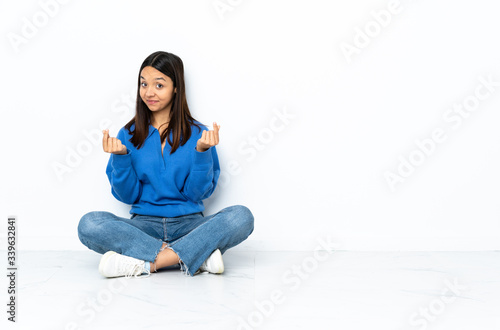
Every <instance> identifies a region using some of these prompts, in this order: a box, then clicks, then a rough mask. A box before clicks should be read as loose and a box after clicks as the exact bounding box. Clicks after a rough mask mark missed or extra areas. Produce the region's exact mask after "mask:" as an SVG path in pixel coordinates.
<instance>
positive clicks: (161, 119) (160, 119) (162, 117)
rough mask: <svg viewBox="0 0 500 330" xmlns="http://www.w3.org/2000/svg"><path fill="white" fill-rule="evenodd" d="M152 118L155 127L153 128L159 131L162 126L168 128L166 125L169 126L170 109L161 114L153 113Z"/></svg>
mask: <svg viewBox="0 0 500 330" xmlns="http://www.w3.org/2000/svg"><path fill="white" fill-rule="evenodd" d="M152 116H153V118H152V120H151V125H153V127H155V128H156V129H158V128H159V127H160V126H162V125H163V126H165V127H166V125H165V124H168V122H169V121H170V109H165V110H163V111H160V112H153V113H152ZM162 128H164V127H162Z"/></svg>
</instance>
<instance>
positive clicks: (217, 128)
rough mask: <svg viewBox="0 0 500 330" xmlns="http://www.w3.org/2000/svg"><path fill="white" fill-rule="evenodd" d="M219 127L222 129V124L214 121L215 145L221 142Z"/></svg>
mask: <svg viewBox="0 0 500 330" xmlns="http://www.w3.org/2000/svg"><path fill="white" fill-rule="evenodd" d="M219 129H220V126H219V125H217V123H215V122H214V142H215V145H218V144H219Z"/></svg>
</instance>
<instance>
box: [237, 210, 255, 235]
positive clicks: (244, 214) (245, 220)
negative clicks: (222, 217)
mask: <svg viewBox="0 0 500 330" xmlns="http://www.w3.org/2000/svg"><path fill="white" fill-rule="evenodd" d="M232 211H233V212H234V219H235V220H236V223H237V224H238V227H239V228H240V229H241V230H245V231H247V232H248V235H250V234H251V233H252V232H253V228H254V217H253V214H252V212H251V211H250V210H249V209H248V207H246V206H243V205H235V206H232Z"/></svg>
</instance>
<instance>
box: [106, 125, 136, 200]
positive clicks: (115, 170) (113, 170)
mask: <svg viewBox="0 0 500 330" xmlns="http://www.w3.org/2000/svg"><path fill="white" fill-rule="evenodd" d="M117 137H118V138H119V139H120V140H121V142H122V143H123V145H126V143H125V136H124V132H123V130H120V132H119V133H118V136H117ZM106 175H107V176H108V179H109V183H110V184H111V193H112V194H113V196H115V198H116V199H118V200H119V201H121V202H124V203H126V204H134V203H136V202H137V201H138V200H139V197H140V196H141V193H142V186H141V183H140V181H139V179H138V178H137V174H136V173H135V170H134V167H133V166H132V155H131V154H130V150H129V149H128V148H127V154H126V155H115V154H111V155H110V157H109V161H108V166H107V167H106Z"/></svg>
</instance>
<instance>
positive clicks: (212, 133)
mask: <svg viewBox="0 0 500 330" xmlns="http://www.w3.org/2000/svg"><path fill="white" fill-rule="evenodd" d="M208 136H209V141H208V144H209V145H210V146H213V145H214V142H215V139H214V131H210V132H209V134H208Z"/></svg>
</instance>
